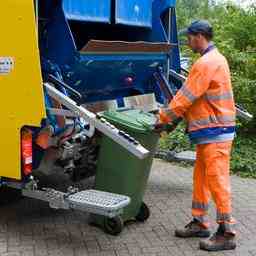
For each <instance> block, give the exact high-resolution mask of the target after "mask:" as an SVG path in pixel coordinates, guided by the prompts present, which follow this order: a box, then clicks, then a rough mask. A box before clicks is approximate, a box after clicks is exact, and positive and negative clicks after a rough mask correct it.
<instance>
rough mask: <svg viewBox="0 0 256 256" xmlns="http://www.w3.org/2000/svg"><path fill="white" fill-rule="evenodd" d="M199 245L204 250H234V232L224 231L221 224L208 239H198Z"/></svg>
mask: <svg viewBox="0 0 256 256" xmlns="http://www.w3.org/2000/svg"><path fill="white" fill-rule="evenodd" d="M199 247H200V249H201V250H205V251H213V252H217V251H224V250H234V249H235V248H236V236H235V234H234V233H228V232H225V229H224V227H223V226H222V225H220V226H219V228H218V230H217V232H216V233H215V234H214V235H212V237H210V238H209V239H208V240H204V241H200V243H199Z"/></svg>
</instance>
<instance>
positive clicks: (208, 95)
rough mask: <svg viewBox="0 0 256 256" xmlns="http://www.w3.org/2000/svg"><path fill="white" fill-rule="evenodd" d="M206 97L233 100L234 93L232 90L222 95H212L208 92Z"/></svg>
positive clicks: (208, 98)
mask: <svg viewBox="0 0 256 256" xmlns="http://www.w3.org/2000/svg"><path fill="white" fill-rule="evenodd" d="M205 98H206V99H207V100H212V101H214V100H232V99H233V98H234V96H233V93H232V92H226V93H223V94H220V95H210V94H206V95H205Z"/></svg>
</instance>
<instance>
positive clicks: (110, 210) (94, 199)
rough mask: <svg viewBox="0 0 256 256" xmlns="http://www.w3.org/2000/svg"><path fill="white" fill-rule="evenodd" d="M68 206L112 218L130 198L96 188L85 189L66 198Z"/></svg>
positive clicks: (118, 213) (119, 212) (120, 211)
mask: <svg viewBox="0 0 256 256" xmlns="http://www.w3.org/2000/svg"><path fill="white" fill-rule="evenodd" d="M66 201H67V202H68V203H69V205H70V208H73V209H78V210H82V211H86V212H89V213H94V214H98V215H103V216H107V217H110V218H113V217H115V216H117V215H120V214H121V213H122V211H123V208H124V207H126V206H127V205H128V204H129V203H130V198H129V197H127V196H123V195H118V194H112V193H108V192H103V191H98V190H85V191H81V192H78V193H75V194H72V195H70V196H68V197H67V198H66Z"/></svg>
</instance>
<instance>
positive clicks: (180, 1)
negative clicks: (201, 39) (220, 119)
mask: <svg viewBox="0 0 256 256" xmlns="http://www.w3.org/2000/svg"><path fill="white" fill-rule="evenodd" d="M177 19H178V25H179V28H180V29H181V28H184V27H186V26H187V25H188V24H190V22H191V21H193V20H196V19H207V20H209V21H210V22H211V23H212V25H213V26H214V30H215V39H214V41H215V43H216V45H217V47H218V48H219V50H220V51H221V52H222V53H223V54H224V55H225V56H226V57H227V59H228V61H229V64H230V68H231V72H232V82H233V88H234V93H235V99H236V102H237V103H240V104H241V105H243V106H244V107H245V108H246V109H248V110H249V112H251V113H252V114H253V115H254V119H253V120H252V121H251V122H249V123H248V122H245V121H242V120H239V122H238V133H237V138H236V140H235V146H234V151H233V157H232V162H231V168H232V170H233V172H236V173H239V174H240V175H242V176H250V177H256V7H253V6H252V7H251V8H248V9H242V8H239V7H237V6H235V5H234V4H231V3H228V4H219V5H211V4H210V1H208V0H177ZM182 55H183V56H184V55H185V56H189V57H191V58H192V59H194V58H195V56H194V55H193V54H192V53H191V51H190V50H188V49H187V48H185V47H183V48H182ZM183 126H184V125H181V126H179V127H178V129H177V130H176V131H175V132H174V133H172V134H169V135H166V136H164V137H163V139H162V140H161V143H160V147H161V148H165V149H166V148H168V149H171V150H176V151H181V150H184V149H185V150H186V149H191V148H192V146H191V145H190V143H189V141H188V139H187V137H186V135H184V127H183Z"/></svg>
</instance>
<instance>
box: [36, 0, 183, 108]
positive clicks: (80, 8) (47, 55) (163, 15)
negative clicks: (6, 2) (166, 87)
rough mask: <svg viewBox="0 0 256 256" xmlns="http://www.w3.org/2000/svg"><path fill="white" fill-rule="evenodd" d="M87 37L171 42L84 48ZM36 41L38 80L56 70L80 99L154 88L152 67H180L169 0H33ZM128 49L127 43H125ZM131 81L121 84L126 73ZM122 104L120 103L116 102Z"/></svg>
mask: <svg viewBox="0 0 256 256" xmlns="http://www.w3.org/2000/svg"><path fill="white" fill-rule="evenodd" d="M91 40H101V41H103V42H115V41H122V42H126V43H136V42H138V41H140V42H144V43H145V44H147V43H148V44H150V43H151V44H154V43H163V44H164V43H166V44H167V43H171V44H172V45H173V47H172V49H171V50H170V52H166V51H162V50H157V51H155V50H152V51H150V46H148V49H149V51H144V49H143V48H142V49H138V50H136V52H133V50H128V51H126V52H117V51H113V52H111V51H108V52H107V53H106V52H104V51H99V52H98V51H96V52H94V51H90V50H89V51H86V50H84V47H85V46H86V45H87V44H88V43H89V42H90V41H91ZM39 41H40V53H41V62H42V70H43V74H44V79H45V80H47V76H48V75H49V74H58V76H59V77H61V79H62V80H63V81H64V82H66V83H67V84H69V85H70V86H71V87H73V88H74V89H75V90H77V91H78V92H80V93H81V94H82V97H83V98H82V103H87V102H96V101H104V100H114V99H116V100H118V102H119V103H120V102H122V98H123V97H127V96H132V95H138V94H147V93H155V95H156V98H157V101H159V102H162V103H163V102H164V101H165V99H164V96H163V95H162V94H161V91H160V90H159V89H158V88H157V86H155V85H154V83H152V74H153V72H155V70H156V67H157V66H162V67H163V69H164V70H166V71H167V66H168V65H167V63H168V60H169V67H170V68H172V69H174V70H176V71H177V72H179V71H180V55H179V48H178V39H177V25H176V14H175V1H174V0H128V1H127V0H93V1H91V0H56V1H52V0H41V1H40V0H39ZM128 48H129V44H128ZM127 77H128V78H131V79H132V83H131V84H127V83H126V78H127ZM120 104H122V103H120Z"/></svg>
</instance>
